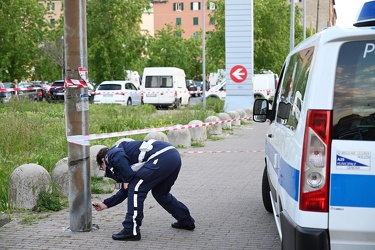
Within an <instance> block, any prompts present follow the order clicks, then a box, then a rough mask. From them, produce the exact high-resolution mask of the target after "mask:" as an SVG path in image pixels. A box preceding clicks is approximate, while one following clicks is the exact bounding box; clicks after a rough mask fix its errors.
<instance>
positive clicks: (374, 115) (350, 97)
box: [332, 41, 375, 141]
mask: <svg viewBox="0 0 375 250" xmlns="http://www.w3.org/2000/svg"><path fill="white" fill-rule="evenodd" d="M374 51H375V41H356V42H348V43H345V44H343V45H342V46H341V48H340V52H339V57H338V60H337V68H336V78H335V94H334V102H333V135H332V136H333V139H338V140H367V141H374V140H375V98H374V96H375V54H374Z"/></svg>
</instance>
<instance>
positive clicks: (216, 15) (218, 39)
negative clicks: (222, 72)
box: [206, 0, 225, 72]
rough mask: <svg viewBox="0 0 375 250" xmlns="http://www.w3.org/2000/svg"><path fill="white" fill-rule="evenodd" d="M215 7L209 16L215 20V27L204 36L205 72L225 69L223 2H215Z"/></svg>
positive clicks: (219, 0) (222, 0)
mask: <svg viewBox="0 0 375 250" xmlns="http://www.w3.org/2000/svg"><path fill="white" fill-rule="evenodd" d="M215 6H216V9H215V10H214V11H213V12H212V14H211V17H212V18H213V20H215V29H214V31H211V32H209V33H208V34H207V38H206V48H207V53H206V63H207V72H216V71H217V70H218V69H225V2H224V0H218V1H216V2H215Z"/></svg>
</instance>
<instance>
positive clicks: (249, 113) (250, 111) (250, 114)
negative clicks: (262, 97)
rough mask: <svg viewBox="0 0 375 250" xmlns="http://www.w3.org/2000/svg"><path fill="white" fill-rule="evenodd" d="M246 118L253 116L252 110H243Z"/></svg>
mask: <svg viewBox="0 0 375 250" xmlns="http://www.w3.org/2000/svg"><path fill="white" fill-rule="evenodd" d="M245 112H246V116H247V117H249V116H253V108H245Z"/></svg>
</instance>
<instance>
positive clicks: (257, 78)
mask: <svg viewBox="0 0 375 250" xmlns="http://www.w3.org/2000/svg"><path fill="white" fill-rule="evenodd" d="M277 79H278V78H277V75H276V74H254V76H253V79H252V80H253V81H252V82H253V92H254V99H255V98H265V99H267V100H269V102H270V103H272V100H273V97H274V96H275V92H276V85H277ZM226 96H227V93H226V79H223V80H222V81H221V82H220V83H218V84H217V85H215V86H213V87H211V88H210V89H209V90H208V91H206V98H219V99H221V100H225V98H226Z"/></svg>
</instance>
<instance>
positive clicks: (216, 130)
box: [205, 116, 223, 135]
mask: <svg viewBox="0 0 375 250" xmlns="http://www.w3.org/2000/svg"><path fill="white" fill-rule="evenodd" d="M205 122H220V119H219V117H217V116H209V117H207V118H206V120H205ZM207 133H209V134H210V135H221V134H222V133H223V130H222V127H221V123H218V124H215V125H211V126H207Z"/></svg>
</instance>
